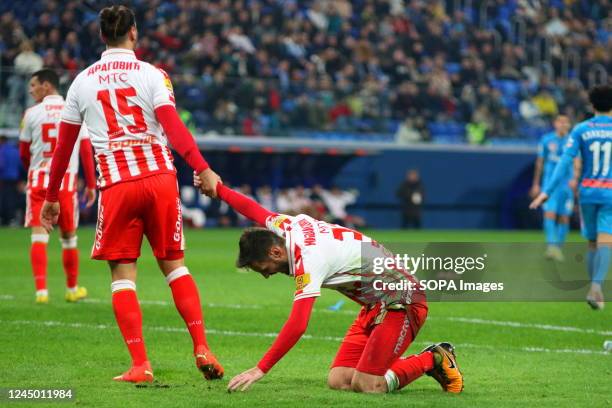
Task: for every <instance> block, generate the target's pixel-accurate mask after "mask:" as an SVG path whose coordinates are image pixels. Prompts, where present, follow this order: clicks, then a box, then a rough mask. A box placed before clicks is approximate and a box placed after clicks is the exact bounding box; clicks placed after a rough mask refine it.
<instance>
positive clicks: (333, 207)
mask: <svg viewBox="0 0 612 408" xmlns="http://www.w3.org/2000/svg"><path fill="white" fill-rule="evenodd" d="M318 194H320V196H321V197H322V198H323V202H324V203H325V206H326V207H327V210H328V211H329V219H330V222H332V223H334V224H339V225H344V226H348V227H351V228H353V227H362V226H364V225H365V221H364V220H363V218H361V217H358V216H355V215H349V214H348V213H347V211H346V207H347V206H349V205H351V204H354V203H355V201H356V200H357V196H358V195H359V193H358V192H357V191H355V190H352V191H343V190H341V189H340V188H339V187H337V186H334V187H332V188H331V190H329V191H327V190H323V189H322V190H320V191H319V192H318Z"/></svg>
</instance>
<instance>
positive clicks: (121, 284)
mask: <svg viewBox="0 0 612 408" xmlns="http://www.w3.org/2000/svg"><path fill="white" fill-rule="evenodd" d="M120 290H133V291H136V283H135V282H132V281H131V280H129V279H118V280H116V281H114V282H112V283H111V292H113V293H115V292H118V291H120Z"/></svg>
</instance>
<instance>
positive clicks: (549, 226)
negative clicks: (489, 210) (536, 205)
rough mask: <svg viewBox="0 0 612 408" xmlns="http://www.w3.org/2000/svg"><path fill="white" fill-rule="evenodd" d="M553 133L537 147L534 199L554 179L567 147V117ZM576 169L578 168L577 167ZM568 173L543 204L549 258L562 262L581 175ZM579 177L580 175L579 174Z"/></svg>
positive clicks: (559, 120)
mask: <svg viewBox="0 0 612 408" xmlns="http://www.w3.org/2000/svg"><path fill="white" fill-rule="evenodd" d="M553 126H554V128H555V130H554V132H550V133H546V134H545V135H544V136H542V139H541V140H540V144H539V145H538V158H537V160H536V162H535V171H534V173H533V185H532V187H531V196H532V197H533V198H535V197H536V196H537V195H538V194H539V193H540V191H541V190H542V187H543V186H544V185H546V183H547V182H548V181H549V180H550V179H551V177H552V174H553V172H554V170H555V166H556V165H557V163H558V162H559V160H560V159H561V155H562V154H563V147H564V146H565V144H566V143H567V138H568V133H569V130H570V127H571V123H570V120H569V118H568V117H567V116H565V115H559V116H557V117H556V118H555V120H554V122H553ZM575 167H579V166H578V165H577V164H576V165H575ZM573 173H574V172H572V171H569V172H568V173H567V174H566V176H565V179H564V180H563V181H562V183H561V184H562V185H561V186H560V187H559V188H558V189H557V191H556V192H555V195H554V196H553V197H551V198H550V199H549V200H548V201H547V202H546V203H545V204H544V206H543V207H544V234H545V236H546V244H547V248H546V254H545V255H546V257H547V258H549V259H554V260H557V261H563V259H564V257H563V252H562V251H561V248H562V246H563V244H564V243H565V238H566V237H567V233H568V232H569V227H570V217H571V216H572V211H573V209H574V191H573V187H575V186H576V185H577V184H578V180H577V177H578V174H573ZM576 173H577V172H576Z"/></svg>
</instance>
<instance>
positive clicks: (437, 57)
mask: <svg viewBox="0 0 612 408" xmlns="http://www.w3.org/2000/svg"><path fill="white" fill-rule="evenodd" d="M88 3H92V5H91V6H88ZM96 3H99V2H96ZM128 3H131V6H132V7H133V8H135V10H136V11H137V20H138V26H139V32H140V43H139V48H138V49H137V55H138V57H139V58H141V59H144V60H147V61H149V62H151V63H153V64H155V65H156V66H158V67H160V68H163V69H164V70H166V71H168V72H169V74H170V75H171V77H172V79H173V82H174V86H175V92H176V96H177V99H178V105H179V106H180V107H181V108H182V111H181V114H182V116H183V119H184V120H185V121H186V122H187V123H189V124H190V125H191V127H192V128H193V129H194V130H197V131H199V132H213V133H217V134H221V135H225V134H231V135H244V136H259V135H266V136H294V137H312V138H316V139H331V140H365V141H377V142H392V141H394V140H396V139H397V140H398V141H399V142H404V143H412V142H414V141H433V142H438V143H466V142H470V143H473V144H481V143H484V142H485V141H487V142H489V143H492V144H500V145H504V144H508V143H512V142H513V141H515V140H516V139H520V140H521V141H522V142H524V143H530V142H534V141H535V139H536V138H537V137H538V136H539V135H541V134H542V132H543V131H544V130H546V129H547V123H548V121H547V120H548V119H549V118H550V117H551V116H553V115H554V114H555V113H557V112H559V111H563V112H567V113H569V114H570V116H571V117H572V118H574V119H576V120H580V119H583V118H584V116H585V115H586V114H587V111H586V106H588V104H587V103H586V94H585V90H584V89H585V88H587V87H588V86H591V85H593V84H596V83H602V82H606V81H608V73H609V72H611V71H612V60H611V57H610V52H609V50H610V44H611V42H612V37H611V36H610V32H611V30H612V28H611V27H612V12H611V11H610V10H609V9H607V8H606V4H607V3H608V2H607V1H606V0H566V1H562V0H549V1H545V0H510V1H493V0H491V1H486V0H473V1H470V0H464V1H461V0H449V1H421V0H406V1H402V0H391V1H386V0H357V1H345V0H333V1H332V0H329V1H321V0H318V1H294V0H285V1H280V0H277V1H273V0H250V1H230V0H221V1H196V0H178V1H165V0H139V1H132V2H128ZM99 6H100V4H95V7H99ZM95 18H96V12H95V9H94V5H93V2H82V1H74V0H69V1H55V0H44V1H43V0H41V1H28V2H20V1H15V2H2V3H1V4H0V62H1V66H2V69H1V70H0V75H1V76H0V95H1V99H0V101H1V102H0V128H1V127H9V128H10V127H16V125H17V124H18V121H19V117H20V115H21V113H22V111H23V109H24V107H25V106H27V105H28V104H29V103H30V101H29V100H28V97H27V92H26V90H27V89H26V80H27V77H28V74H29V73H31V72H32V71H34V70H35V69H37V68H40V67H41V66H43V65H45V66H49V67H53V68H56V69H60V70H62V72H64V77H63V82H64V84H68V83H69V82H70V79H71V78H72V77H74V75H75V73H76V72H78V71H79V70H80V69H82V68H83V67H84V66H86V65H87V64H89V63H91V62H92V61H94V60H95V59H96V58H97V57H98V55H99V54H100V52H101V51H102V48H103V46H102V43H101V42H100V40H99V38H98V33H97V30H98V28H97V25H96V22H95ZM406 119H409V120H406ZM404 135H409V137H404ZM410 135H412V136H410Z"/></svg>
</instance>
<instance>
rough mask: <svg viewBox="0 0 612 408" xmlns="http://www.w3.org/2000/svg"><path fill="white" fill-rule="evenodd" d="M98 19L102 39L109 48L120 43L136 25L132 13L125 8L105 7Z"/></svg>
mask: <svg viewBox="0 0 612 408" xmlns="http://www.w3.org/2000/svg"><path fill="white" fill-rule="evenodd" d="M99 17H100V33H101V34H102V39H103V40H104V42H105V43H106V44H108V45H111V46H112V45H117V44H120V43H122V42H123V41H124V40H125V36H126V35H127V33H128V31H130V28H132V27H133V26H135V25H136V16H135V15H134V12H133V11H132V10H131V9H130V8H128V7H126V6H111V7H105V8H103V9H102V11H100V14H99Z"/></svg>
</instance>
